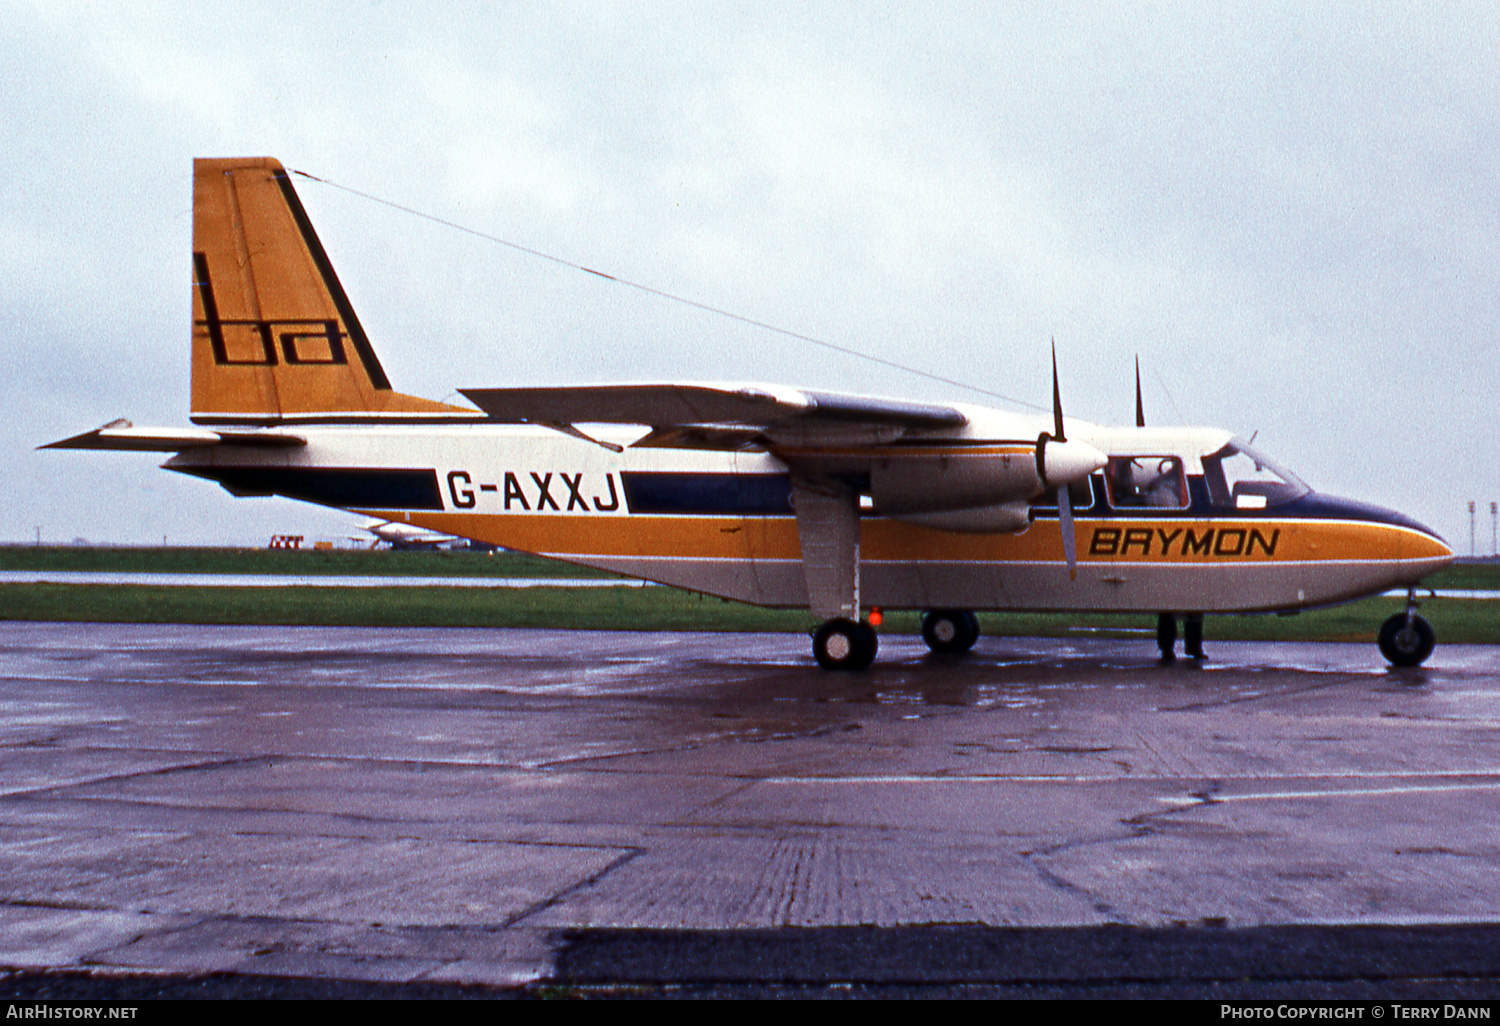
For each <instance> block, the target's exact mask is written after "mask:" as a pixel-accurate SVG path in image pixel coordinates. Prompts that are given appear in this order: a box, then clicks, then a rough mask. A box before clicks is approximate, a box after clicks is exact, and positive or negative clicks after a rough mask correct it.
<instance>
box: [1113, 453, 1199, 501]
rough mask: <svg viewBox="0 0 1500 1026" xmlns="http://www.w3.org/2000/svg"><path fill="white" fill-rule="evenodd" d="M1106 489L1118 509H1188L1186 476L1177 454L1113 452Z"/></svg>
mask: <svg viewBox="0 0 1500 1026" xmlns="http://www.w3.org/2000/svg"><path fill="white" fill-rule="evenodd" d="M1104 484H1105V492H1106V493H1107V494H1108V496H1109V504H1110V505H1111V506H1113V507H1114V508H1115V509H1186V508H1187V505H1188V489H1187V478H1186V477H1185V476H1183V473H1182V460H1180V459H1178V458H1177V457H1176V456H1111V457H1110V458H1109V466H1107V467H1105V468H1104Z"/></svg>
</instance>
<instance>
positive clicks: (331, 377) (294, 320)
mask: <svg viewBox="0 0 1500 1026" xmlns="http://www.w3.org/2000/svg"><path fill="white" fill-rule="evenodd" d="M192 414H193V420H194V421H196V422H199V423H205V424H212V423H268V422H273V421H277V420H280V419H282V418H306V417H319V416H332V417H339V416H347V417H350V418H352V419H359V420H367V419H376V418H381V417H401V418H403V419H405V418H415V419H424V420H425V419H429V418H432V419H448V418H449V417H452V416H454V415H462V414H468V415H469V416H473V413H472V411H469V410H465V409H463V408H462V407H458V406H449V405H447V404H445V403H439V402H433V401H432V400H429V399H418V398H416V397H415V396H409V395H402V394H401V393H399V392H395V391H392V389H391V383H390V381H389V380H387V379H386V376H385V371H384V370H382V369H381V366H380V361H379V360H378V359H377V358H376V356H375V350H374V349H372V348H371V347H370V340H369V339H368V338H366V337H365V332H364V329H363V328H362V327H360V323H359V318H358V317H356V316H355V314H354V308H353V307H352V306H350V304H349V298H348V297H347V296H345V295H344V289H343V286H341V285H340V284H339V280H338V276H337V275H336V274H334V272H333V266H332V265H331V264H330V263H329V262H328V255H327V254H326V253H325V252H323V246H322V244H321V243H319V242H318V236H317V233H316V232H314V231H313V227H312V223H311V222H310V221H309V220H308V219H307V212H306V211H304V210H303V209H302V203H301V201H300V200H298V198H297V192H296V190H295V189H293V188H292V183H291V179H290V178H289V177H288V176H287V172H286V170H285V169H284V168H283V167H282V166H281V165H280V164H279V163H277V162H276V161H275V160H273V159H271V158H270V157H251V158H235V159H225V160H195V161H194V162H193V410H192Z"/></svg>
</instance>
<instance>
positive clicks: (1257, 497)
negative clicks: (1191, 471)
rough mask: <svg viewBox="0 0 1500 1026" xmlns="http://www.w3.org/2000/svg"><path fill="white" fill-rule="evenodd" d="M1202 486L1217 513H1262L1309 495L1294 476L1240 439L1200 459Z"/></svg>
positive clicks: (1308, 490) (1303, 485) (1306, 488)
mask: <svg viewBox="0 0 1500 1026" xmlns="http://www.w3.org/2000/svg"><path fill="white" fill-rule="evenodd" d="M1203 483H1204V484H1205V485H1206V486H1207V488H1208V500H1209V502H1210V503H1212V504H1213V506H1214V508H1216V509H1265V508H1267V507H1269V506H1279V505H1281V504H1282V503H1284V502H1291V501H1292V500H1293V499H1298V498H1301V497H1302V496H1304V495H1306V494H1307V493H1308V492H1310V491H1312V489H1310V488H1308V487H1307V485H1305V484H1303V483H1302V481H1301V479H1299V478H1298V477H1297V475H1296V474H1293V473H1292V472H1291V471H1289V470H1286V469H1284V468H1282V467H1280V466H1278V465H1277V464H1276V463H1274V462H1272V461H1271V460H1270V459H1269V458H1267V457H1265V456H1263V455H1261V454H1260V453H1258V452H1256V451H1255V450H1254V449H1252V448H1250V447H1249V446H1248V445H1246V444H1245V443H1244V442H1241V441H1240V440H1239V439H1234V440H1233V441H1231V442H1230V443H1229V444H1228V445H1226V446H1224V448H1222V449H1220V450H1219V451H1218V452H1216V453H1214V454H1213V455H1211V456H1205V457H1203Z"/></svg>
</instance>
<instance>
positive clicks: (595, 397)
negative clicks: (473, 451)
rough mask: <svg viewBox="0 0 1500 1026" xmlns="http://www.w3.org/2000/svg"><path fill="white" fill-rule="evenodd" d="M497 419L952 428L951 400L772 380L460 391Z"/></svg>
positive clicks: (959, 419)
mask: <svg viewBox="0 0 1500 1026" xmlns="http://www.w3.org/2000/svg"><path fill="white" fill-rule="evenodd" d="M459 391H460V392H462V393H463V395H464V396H466V397H467V398H468V399H469V400H470V401H471V402H473V403H474V405H476V406H478V407H479V408H480V409H482V410H483V411H484V412H485V413H487V414H489V416H490V419H491V420H495V421H500V422H502V423H508V424H521V423H529V424H644V425H649V426H651V427H658V428H659V427H670V426H679V425H688V424H747V425H755V426H767V427H769V426H772V425H777V424H787V423H790V422H794V421H796V422H801V423H808V422H813V423H818V422H823V423H829V422H836V423H840V424H871V425H881V426H891V427H902V428H913V429H924V428H952V427H960V426H962V425H963V424H964V423H966V418H965V417H964V415H963V414H962V413H961V412H959V411H958V410H957V409H954V408H953V407H951V406H938V405H931V404H927V403H912V402H904V401H902V400H899V399H879V398H873V397H869V396H853V395H839V394H836V393H832V392H811V391H805V390H802V389H792V388H781V387H774V386H766V385H687V384H682V385H672V384H665V385H587V386H569V387H558V388H463V389H459Z"/></svg>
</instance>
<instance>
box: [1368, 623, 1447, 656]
mask: <svg viewBox="0 0 1500 1026" xmlns="http://www.w3.org/2000/svg"><path fill="white" fill-rule="evenodd" d="M1436 644H1437V634H1436V633H1435V632H1434V631H1433V629H1432V625H1431V624H1429V623H1428V622H1427V621H1426V620H1424V619H1422V618H1421V617H1420V616H1413V617H1412V618H1411V627H1410V628H1408V627H1407V625H1406V614H1405V613H1397V614H1396V615H1395V616H1393V617H1391V618H1390V619H1389V620H1387V621H1386V622H1385V623H1383V624H1381V625H1380V654H1381V655H1383V656H1385V657H1386V659H1387V660H1389V661H1390V664H1391V665H1392V666H1421V665H1422V663H1424V662H1426V661H1427V657H1428V656H1430V655H1432V649H1433V647H1434V646H1435V645H1436Z"/></svg>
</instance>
